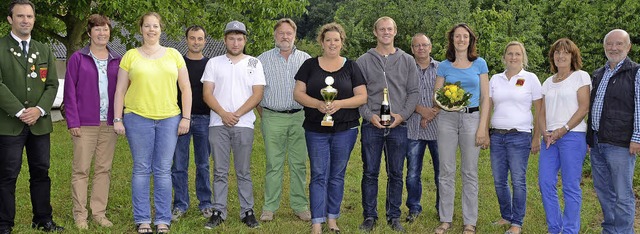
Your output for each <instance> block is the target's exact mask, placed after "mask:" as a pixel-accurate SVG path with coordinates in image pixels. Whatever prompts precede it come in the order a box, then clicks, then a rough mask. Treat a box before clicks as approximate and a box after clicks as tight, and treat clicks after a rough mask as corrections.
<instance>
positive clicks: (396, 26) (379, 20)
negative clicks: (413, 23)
mask: <svg viewBox="0 0 640 234" xmlns="http://www.w3.org/2000/svg"><path fill="white" fill-rule="evenodd" d="M387 20H388V21H391V23H393V29H394V30H396V31H398V25H396V21H395V20H393V19H392V18H391V17H389V16H382V17H380V18H378V19H377V20H376V22H375V23H373V31H374V32H375V31H376V29H378V24H379V23H380V22H382V21H387Z"/></svg>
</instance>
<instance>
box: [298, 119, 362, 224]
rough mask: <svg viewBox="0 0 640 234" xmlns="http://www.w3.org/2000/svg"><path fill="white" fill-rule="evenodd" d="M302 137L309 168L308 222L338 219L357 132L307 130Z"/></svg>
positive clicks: (350, 130)
mask: <svg viewBox="0 0 640 234" xmlns="http://www.w3.org/2000/svg"><path fill="white" fill-rule="evenodd" d="M305 137H306V140H307V150H308V152H309V162H310V166H311V182H310V183H309V197H310V199H309V200H310V205H311V223H323V222H325V221H326V219H327V217H328V218H330V219H337V218H338V217H340V204H342V197H343V195H344V174H345V171H346V169H347V163H348V162H349V157H350V155H351V151H352V150H353V146H354V145H355V143H356V138H358V129H357V128H352V129H349V130H345V131H341V132H336V133H318V132H312V131H306V132H305Z"/></svg>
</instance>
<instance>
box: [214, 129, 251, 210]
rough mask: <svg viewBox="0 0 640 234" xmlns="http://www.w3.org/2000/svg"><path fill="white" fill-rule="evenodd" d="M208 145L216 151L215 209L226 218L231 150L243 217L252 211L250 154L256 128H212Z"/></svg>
mask: <svg viewBox="0 0 640 234" xmlns="http://www.w3.org/2000/svg"><path fill="white" fill-rule="evenodd" d="M209 144H210V145H211V150H212V151H213V209H215V210H219V211H220V212H222V215H221V216H222V219H224V220H226V219H227V214H228V213H227V195H228V193H229V167H230V165H231V150H233V166H234V167H235V170H236V179H237V181H238V200H240V218H241V219H242V218H244V216H245V212H247V211H249V210H252V209H253V204H254V200H253V183H252V182H251V151H252V147H253V129H252V128H247V127H227V126H213V127H209Z"/></svg>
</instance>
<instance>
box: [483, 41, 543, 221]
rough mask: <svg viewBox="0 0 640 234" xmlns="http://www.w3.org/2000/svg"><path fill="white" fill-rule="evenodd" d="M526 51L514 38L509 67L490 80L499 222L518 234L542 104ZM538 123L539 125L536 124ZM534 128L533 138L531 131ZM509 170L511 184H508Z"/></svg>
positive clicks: (506, 53)
mask: <svg viewBox="0 0 640 234" xmlns="http://www.w3.org/2000/svg"><path fill="white" fill-rule="evenodd" d="M527 61H528V60H527V51H526V50H525V48H524V45H522V43H520V42H517V41H512V42H509V44H507V46H506V47H505V49H504V54H503V57H502V62H503V63H504V64H505V65H506V67H507V68H506V70H505V71H504V72H502V73H499V74H495V75H493V76H492V77H491V80H490V81H489V97H490V103H491V106H492V107H493V115H491V129H490V130H489V133H490V135H491V171H492V173H493V183H494V185H495V188H496V195H497V196H498V203H499V204H500V215H501V219H500V220H498V221H497V222H495V224H499V225H509V224H510V225H511V228H509V230H508V231H507V232H505V234H518V233H520V231H521V228H522V221H523V219H524V214H525V211H526V208H527V165H528V162H529V153H530V152H531V153H537V152H538V150H540V129H539V128H538V127H536V128H534V127H533V122H534V118H533V115H532V113H531V105H532V104H533V107H534V108H535V112H536V113H539V112H540V107H541V105H542V93H541V85H540V81H539V80H538V76H536V75H535V74H533V73H531V72H528V71H525V70H524V68H525V67H527ZM536 126H537V125H536ZM532 129H533V138H532V135H531V132H532ZM509 174H511V186H512V189H513V193H512V191H511V189H510V188H509V183H508V182H509Z"/></svg>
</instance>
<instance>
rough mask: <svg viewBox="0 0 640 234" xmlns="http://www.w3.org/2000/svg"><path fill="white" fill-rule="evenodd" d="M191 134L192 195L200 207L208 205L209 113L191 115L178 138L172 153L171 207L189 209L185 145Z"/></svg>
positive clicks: (209, 192) (209, 189) (203, 207)
mask: <svg viewBox="0 0 640 234" xmlns="http://www.w3.org/2000/svg"><path fill="white" fill-rule="evenodd" d="M191 136H193V159H194V161H195V164H196V197H198V201H200V204H199V205H198V208H199V209H200V210H202V209H205V208H210V207H211V183H210V181H209V155H211V148H210V145H209V115H191V126H190V128H189V132H188V133H187V134H184V135H181V136H179V137H178V144H177V145H176V151H175V153H174V154H173V166H172V167H171V181H172V183H173V208H174V209H179V210H181V211H187V209H189V145H190V144H191Z"/></svg>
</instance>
